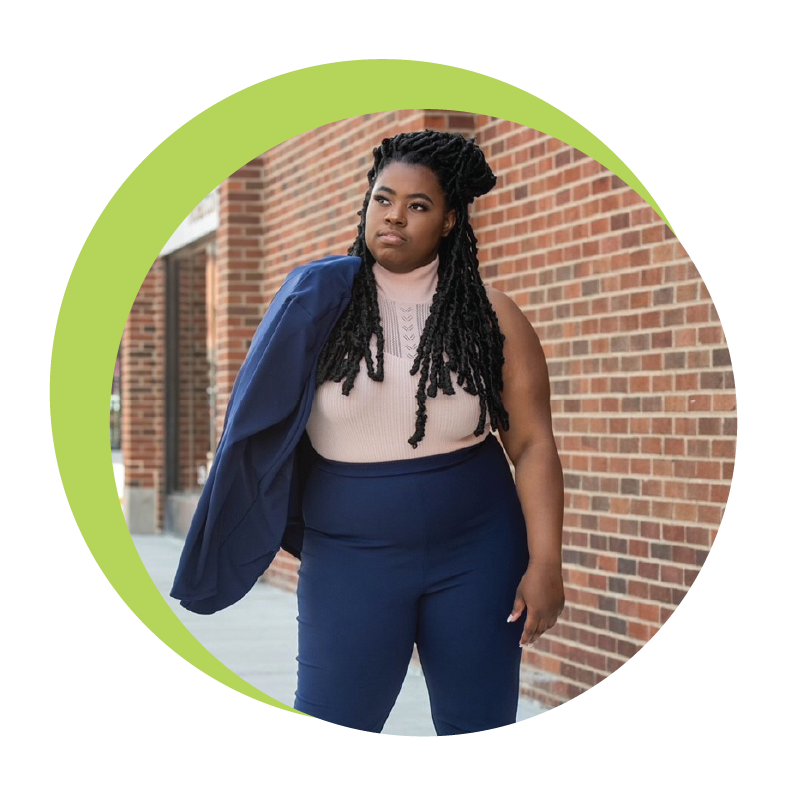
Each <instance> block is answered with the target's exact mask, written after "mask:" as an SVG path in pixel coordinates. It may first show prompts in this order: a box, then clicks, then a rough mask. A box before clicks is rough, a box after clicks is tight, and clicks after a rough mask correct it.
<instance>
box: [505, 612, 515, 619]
mask: <svg viewBox="0 0 800 800" xmlns="http://www.w3.org/2000/svg"><path fill="white" fill-rule="evenodd" d="M513 616H514V612H513V611H512V612H511V613H510V614H509V615H508V619H507V620H506V622H511V617H513Z"/></svg>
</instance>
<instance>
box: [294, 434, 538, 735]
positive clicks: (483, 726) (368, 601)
mask: <svg viewBox="0 0 800 800" xmlns="http://www.w3.org/2000/svg"><path fill="white" fill-rule="evenodd" d="M303 516H304V519H305V525H306V528H305V533H304V539H303V550H302V560H301V563H300V570H299V573H298V588H297V603H298V617H297V621H298V634H299V635H298V639H299V642H298V644H299V648H298V650H299V652H298V656H297V662H298V673H297V674H298V682H297V691H296V693H295V703H294V708H296V709H297V710H299V711H303V712H305V713H306V714H310V715H311V716H313V717H316V718H318V719H322V720H326V721H328V722H333V723H336V724H338V725H344V726H347V727H350V728H356V729H359V730H364V731H372V732H374V733H380V731H381V730H382V729H383V726H384V723H385V722H386V719H387V718H388V716H389V712H390V711H391V710H392V707H393V706H394V704H395V701H396V699H397V696H398V694H399V692H400V688H401V686H402V684H403V679H404V678H405V675H406V672H407V669H408V665H409V661H410V659H411V654H412V650H413V645H414V643H415V642H416V644H417V650H418V652H419V658H420V663H421V666H422V671H423V675H424V677H425V681H426V683H427V686H428V694H429V696H430V703H431V714H432V717H433V723H434V727H435V729H436V733H437V735H439V736H443V735H452V734H459V733H472V732H476V731H482V730H489V729H491V728H497V727H500V726H503V725H509V724H512V723H514V722H515V721H516V714H517V701H518V697H519V668H520V659H521V655H522V650H521V649H520V647H519V640H520V637H521V635H522V628H523V624H524V618H525V614H524V613H523V614H522V616H521V617H520V619H518V620H516V621H515V622H507V621H506V620H507V618H508V615H509V614H510V613H511V610H512V608H513V605H514V597H515V594H516V589H517V586H518V585H519V581H520V579H521V578H522V575H523V573H524V572H525V570H526V568H527V565H528V546H527V537H526V533H525V522H524V518H523V516H522V508H521V506H520V503H519V498H518V496H517V492H516V487H515V485H514V480H513V477H512V475H511V471H510V469H509V466H508V463H507V461H506V459H505V455H504V454H503V450H502V447H501V445H500V443H499V442H498V440H497V439H496V438H495V437H494V436H493V435H492V434H491V433H490V434H489V435H488V436H487V437H486V439H484V440H483V441H482V442H480V443H479V444H477V445H472V446H470V447H467V448H464V449H461V450H457V451H455V452H452V453H444V454H441V455H433V456H425V457H421V458H412V459H407V460H398V461H381V462H376V463H366V462H364V463H351V462H341V461H331V460H329V459H325V458H322V457H318V459H317V460H316V462H315V464H314V467H313V469H312V471H311V474H310V476H309V479H308V482H307V484H306V487H305V491H304V497H303Z"/></svg>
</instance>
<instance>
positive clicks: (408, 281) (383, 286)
mask: <svg viewBox="0 0 800 800" xmlns="http://www.w3.org/2000/svg"><path fill="white" fill-rule="evenodd" d="M372 274H373V275H374V276H375V283H376V285H377V287H378V289H379V290H380V291H381V292H382V293H383V294H384V295H386V297H388V298H389V299H391V300H399V301H400V302H401V303H426V302H430V300H431V298H432V297H433V295H434V294H435V292H436V286H437V284H438V282H439V256H438V255H437V256H436V257H435V258H434V259H433V261H431V262H430V263H429V264H425V265H423V266H421V267H417V268H416V269H412V270H411V272H402V273H400V272H392V271H391V270H388V269H386V267H384V266H383V265H382V264H379V263H378V262H377V261H376V262H375V263H374V264H373V266H372Z"/></svg>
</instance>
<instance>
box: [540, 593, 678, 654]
mask: <svg viewBox="0 0 800 800" xmlns="http://www.w3.org/2000/svg"><path fill="white" fill-rule="evenodd" d="M667 605H669V606H671V607H672V608H677V606H672V604H671V603H670V604H662V605H661V607H662V608H666V607H667ZM578 608H586V606H578ZM627 619H633V618H632V617H628V618H627ZM635 621H636V622H642V623H644V624H648V623H649V624H650V626H654V627H657V628H661V627H662V626H663V624H664V623H663V622H650V621H649V620H640V619H639V618H638V617H637V618H636V620H635ZM565 623H566V624H567V625H571V626H573V627H575V628H578V629H579V630H583V631H590V632H591V633H598V629H597V628H595V627H593V626H591V625H584V624H583V623H582V622H573V621H572V620H565ZM556 624H558V623H556ZM599 633H600V635H603V634H605V635H608V636H611V637H612V638H614V639H617V640H621V641H625V642H628V643H629V644H635V645H643V644H646V643H647V642H642V641H641V639H634V638H633V637H632V636H629V635H628V634H627V633H617V632H616V631H608V630H601V631H599ZM554 638H556V639H557V640H558V641H559V642H562V643H563V644H572V645H573V646H575V645H576V644H577V645H579V646H580V648H581V649H584V648H585V649H587V650H594V651H596V652H598V653H601V654H606V655H609V651H608V650H603V649H601V648H593V647H591V645H587V644H583V642H578V641H577V640H576V639H564V638H562V637H560V636H555V637H554ZM647 641H648V642H649V641H650V639H648V640H647ZM548 655H551V656H552V657H553V658H562V656H557V655H554V654H552V653H548ZM616 655H619V654H616ZM567 658H568V657H567ZM623 658H630V656H623ZM571 663H576V662H574V661H573V662H571Z"/></svg>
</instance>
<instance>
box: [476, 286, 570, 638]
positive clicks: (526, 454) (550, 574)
mask: <svg viewBox="0 0 800 800" xmlns="http://www.w3.org/2000/svg"><path fill="white" fill-rule="evenodd" d="M486 293H487V295H488V297H489V301H490V302H491V304H492V307H493V308H494V310H495V313H496V314H497V319H498V322H499V323H500V330H501V331H502V333H503V335H504V336H505V337H506V338H505V342H504V344H503V356H504V364H503V393H502V399H503V405H504V406H505V408H506V411H507V412H508V417H509V429H508V430H507V431H504V430H502V429H501V430H500V431H499V433H500V440H501V441H502V443H503V447H504V448H505V450H506V452H507V453H508V457H509V458H510V459H511V461H512V463H513V464H514V472H515V480H516V486H517V494H518V495H519V499H520V505H521V506H522V512H523V515H524V517H525V526H526V529H527V534H528V553H529V556H530V558H529V564H528V569H527V571H526V573H525V575H524V577H523V579H522V581H521V582H520V588H519V590H518V591H517V598H516V601H515V603H514V608H513V610H512V614H511V617H510V618H509V621H513V620H515V619H517V618H518V617H519V616H520V614H521V613H522V611H524V610H526V609H527V618H526V620H525V628H524V630H523V634H522V639H521V641H520V644H521V645H522V646H524V645H527V644H531V643H533V641H534V640H535V639H536V638H537V636H539V635H541V634H542V633H544V631H546V630H547V629H548V628H550V627H552V626H553V625H555V623H556V620H557V619H558V615H559V614H560V613H561V611H562V610H563V608H564V588H563V583H562V579H561V546H562V527H563V523H564V477H563V473H562V470H561V462H560V460H559V457H558V451H557V449H556V443H555V439H554V437H553V424H552V419H551V415H550V382H549V377H548V373H547V363H546V361H545V357H544V352H543V351H542V346H541V344H540V342H539V337H538V336H537V335H536V332H535V331H534V329H533V327H532V326H531V324H530V322H528V319H527V317H526V316H525V315H524V314H523V313H522V311H520V309H519V308H518V306H517V305H516V303H514V301H513V300H511V298H509V297H507V296H506V295H505V294H503V293H502V292H500V291H498V290H497V289H493V288H492V287H487V288H486Z"/></svg>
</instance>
